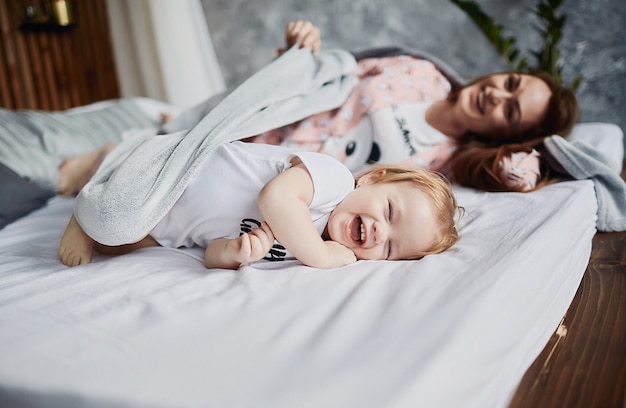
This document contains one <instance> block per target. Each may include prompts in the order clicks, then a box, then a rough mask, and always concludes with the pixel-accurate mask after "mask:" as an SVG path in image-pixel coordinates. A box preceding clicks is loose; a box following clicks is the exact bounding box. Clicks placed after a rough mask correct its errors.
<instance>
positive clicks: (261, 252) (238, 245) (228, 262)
mask: <svg viewBox="0 0 626 408" xmlns="http://www.w3.org/2000/svg"><path fill="white" fill-rule="evenodd" d="M273 244H274V235H273V234H272V231H271V230H270V228H269V226H268V225H267V223H266V222H263V223H261V226H260V227H259V228H255V229H253V230H252V231H250V232H249V233H246V234H242V235H240V236H239V237H238V238H234V239H229V238H219V239H216V240H214V241H211V242H210V243H209V245H208V246H207V248H206V251H205V252H204V265H205V266H206V267H207V268H220V269H237V268H239V267H240V266H241V265H242V264H244V263H248V262H254V261H258V260H259V259H261V258H263V257H264V256H265V255H267V253H268V252H269V250H270V249H271V248H272V245H273Z"/></svg>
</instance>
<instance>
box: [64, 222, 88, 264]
mask: <svg viewBox="0 0 626 408" xmlns="http://www.w3.org/2000/svg"><path fill="white" fill-rule="evenodd" d="M93 244H94V241H93V239H91V237H89V235H87V234H86V233H85V231H83V229H82V228H81V226H80V225H79V224H78V221H76V218H74V216H73V215H72V218H70V222H69V223H68V224H67V227H66V228H65V232H64V233H63V237H61V243H60V244H59V258H61V262H63V263H64V264H65V265H67V266H77V265H83V264H87V263H89V262H91V256H92V251H93Z"/></svg>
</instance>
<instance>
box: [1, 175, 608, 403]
mask: <svg viewBox="0 0 626 408" xmlns="http://www.w3.org/2000/svg"><path fill="white" fill-rule="evenodd" d="M457 195H458V198H459V201H460V203H461V204H462V205H464V206H465V207H466V211H467V213H466V215H465V216H464V218H463V219H462V221H461V224H460V226H461V227H460V230H461V234H462V238H461V240H460V242H459V243H458V244H457V245H456V246H455V247H453V249H451V250H449V251H447V252H445V253H443V254H439V255H434V256H428V257H426V258H424V259H422V260H420V261H400V262H388V261H360V262H358V263H356V264H354V265H351V266H348V267H345V268H341V269H336V270H315V269H312V268H308V267H304V266H301V265H299V264H297V263H295V262H286V263H265V264H258V265H255V266H246V267H243V268H242V269H241V270H239V271H223V270H206V269H205V268H204V267H203V266H202V264H201V262H200V260H199V258H198V256H199V255H200V254H201V252H200V251H195V250H187V251H182V250H171V249H164V248H148V249H144V250H141V251H138V252H136V253H133V254H130V255H126V256H122V257H117V258H108V257H104V256H97V257H96V258H95V262H94V263H92V264H89V265H84V266H79V267H75V268H66V267H65V266H63V265H62V264H60V262H59V261H58V259H57V254H56V251H57V245H58V241H59V238H60V236H61V234H62V232H63V229H64V227H65V224H66V221H67V219H68V218H69V216H70V214H71V210H72V202H73V201H72V200H71V199H63V198H60V197H55V198H54V199H52V200H51V202H50V203H49V205H48V206H47V207H45V208H43V209H41V210H38V211H36V212H34V213H32V214H30V215H29V216H27V217H25V218H23V219H21V220H18V221H17V222H15V223H13V224H10V225H9V226H7V227H6V228H5V229H3V230H1V231H0V259H1V261H0V406H28V407H65V408H70V407H100V406H102V407H105V406H106V407H111V406H113V407H137V406H138V407H272V408H274V407H296V406H297V407H322V406H323V407H382V406H385V407H461V406H462V407H477V408H484V407H504V406H506V405H507V404H508V402H509V400H510V398H511V396H512V393H513V392H514V390H515V388H516V386H517V384H518V382H519V381H520V379H521V377H522V376H523V374H524V372H525V370H526V369H527V368H528V366H529V365H530V364H531V363H532V361H533V360H534V359H535V358H536V356H537V355H538V354H539V353H540V351H541V350H542V349H543V347H544V346H545V344H546V342H547V341H548V339H549V337H550V336H551V334H552V333H553V332H554V330H555V329H556V328H557V326H558V324H559V322H560V320H561V318H562V317H563V315H564V313H565V312H566V310H567V308H568V306H569V304H570V303H571V300H572V299H573V297H574V294H575V292H576V290H577V288H578V286H579V283H580V280H581V278H582V276H583V273H584V270H585V268H586V265H587V263H588V260H589V255H590V251H591V239H592V237H593V235H594V233H595V213H596V202H595V196H594V191H593V184H592V183H591V182H590V181H575V182H564V183H559V184H558V185H552V186H549V187H547V188H545V189H543V190H541V191H538V192H534V193H529V194H520V193H496V194H490V193H479V192H475V191H470V190H466V189H461V188H457Z"/></svg>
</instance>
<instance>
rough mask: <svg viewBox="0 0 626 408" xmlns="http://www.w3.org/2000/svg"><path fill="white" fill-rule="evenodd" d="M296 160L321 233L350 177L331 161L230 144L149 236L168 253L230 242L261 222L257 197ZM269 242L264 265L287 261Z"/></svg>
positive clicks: (201, 171)
mask: <svg viewBox="0 0 626 408" xmlns="http://www.w3.org/2000/svg"><path fill="white" fill-rule="evenodd" d="M294 157H298V158H299V159H300V160H301V161H302V163H303V164H304V166H305V167H306V168H307V170H308V172H309V174H310V175H311V179H312V180H313V188H314V195H313V200H312V202H311V205H310V206H309V211H310V213H311V218H312V220H313V223H314V225H315V227H316V229H317V231H318V232H319V233H320V235H321V234H322V232H323V231H324V228H325V227H326V224H327V222H328V217H329V215H330V212H331V211H332V210H333V209H334V208H335V207H336V206H337V204H338V203H339V202H340V201H341V200H343V198H344V197H345V196H346V195H347V194H348V193H350V192H351V191H352V190H353V189H354V177H353V176H352V174H351V173H350V171H349V170H348V169H347V168H346V167H345V166H344V165H343V164H342V163H341V162H339V161H337V160H336V159H334V158H332V157H329V156H327V155H324V154H321V153H315V152H297V151H294V150H293V149H288V148H285V147H281V146H274V145H265V144H257V143H243V142H232V143H226V144H223V145H221V146H219V147H218V148H217V149H216V150H214V151H213V152H211V153H209V155H208V156H207V158H206V159H205V161H204V163H203V164H202V165H201V168H200V169H198V172H197V174H196V176H195V178H194V179H193V180H192V181H191V182H190V183H189V186H188V187H187V188H186V189H185V191H184V193H183V194H182V196H181V197H180V198H179V199H178V201H177V202H176V204H174V206H173V207H172V209H171V210H170V211H169V212H168V213H167V215H166V216H165V217H164V218H163V219H162V220H161V221H160V222H159V223H158V224H157V226H156V227H155V228H154V229H153V230H152V232H151V233H150V235H151V236H152V237H153V238H154V239H155V240H156V241H157V242H158V243H159V244H161V245H162V246H164V247H170V248H179V247H192V246H195V245H198V246H201V247H206V246H207V245H208V243H209V242H211V241H213V240H215V239H217V238H236V237H238V236H239V235H240V234H241V233H243V232H249V231H250V230H251V229H252V228H255V227H258V226H259V225H260V224H261V222H262V221H263V218H262V215H261V212H260V210H259V207H258V204H257V198H258V194H259V192H260V191H261V189H262V188H263V186H265V184H266V183H267V182H268V181H269V180H270V179H272V178H273V177H274V176H276V175H278V174H279V173H281V172H283V171H285V170H286V169H288V168H289V167H290V161H291V159H292V158H294ZM291 257H292V255H291V254H289V253H288V252H287V251H286V250H285V249H284V247H282V246H281V245H280V244H279V243H277V242H276V243H275V245H274V247H273V248H272V250H271V251H270V253H269V254H268V256H266V258H265V259H268V260H283V259H285V258H291Z"/></svg>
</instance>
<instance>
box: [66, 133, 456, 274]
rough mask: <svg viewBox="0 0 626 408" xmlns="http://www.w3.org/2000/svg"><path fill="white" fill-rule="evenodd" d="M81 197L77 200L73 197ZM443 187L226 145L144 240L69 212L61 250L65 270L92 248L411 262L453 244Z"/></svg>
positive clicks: (451, 213) (222, 261) (326, 264)
mask: <svg viewBox="0 0 626 408" xmlns="http://www.w3.org/2000/svg"><path fill="white" fill-rule="evenodd" d="M79 199H80V197H79ZM457 209H458V206H457V202H456V199H455V197H454V194H453V193H452V189H451V187H450V184H449V182H448V181H447V180H446V179H445V178H444V177H443V176H440V175H439V174H437V173H433V172H430V171H428V170H424V169H419V168H403V167H398V166H380V167H376V168H374V169H373V170H370V171H369V172H367V173H365V174H363V175H361V176H360V177H358V178H357V180H356V181H355V179H354V177H353V175H352V173H351V172H350V171H349V170H348V168H347V167H346V166H345V165H344V164H342V163H341V162H340V161H338V160H336V159H334V158H332V157H330V156H328V155H325V154H322V153H317V152H299V153H298V152H295V153H294V151H293V150H292V149H287V148H284V147H281V146H274V145H263V144H253V143H244V142H232V143H225V144H222V145H220V146H219V147H217V148H216V149H215V150H213V151H212V152H210V153H209V155H208V156H207V157H206V158H205V159H204V160H203V163H202V165H201V167H200V169H199V170H198V172H197V173H196V175H195V177H194V178H193V180H192V181H191V182H190V183H189V184H188V186H187V187H186V188H185V190H184V192H183V193H182V195H181V196H180V198H179V199H178V200H177V201H176V202H175V204H174V205H173V207H172V208H171V209H170V210H169V211H168V212H167V213H166V214H165V216H164V217H163V218H162V219H161V220H160V221H159V222H158V224H157V225H156V227H155V228H154V229H152V230H151V231H150V233H149V234H148V235H146V236H145V237H144V238H143V239H141V240H139V241H137V242H128V243H126V244H125V245H120V246H106V245H102V244H100V243H99V242H96V241H95V240H94V239H92V238H91V237H90V236H89V235H87V233H86V232H85V230H84V229H83V227H81V224H79V218H80V217H76V216H74V215H73V216H72V218H71V219H70V221H69V224H68V226H67V228H66V230H65V233H64V234H63V237H62V239H61V242H60V247H59V256H60V258H61V261H62V262H63V263H64V264H65V265H68V266H76V265H81V264H85V263H89V262H90V261H91V258H92V251H93V250H94V249H95V250H96V251H97V252H100V253H102V254H107V255H120V254H125V253H129V252H131V251H133V250H136V249H139V248H145V247H152V246H163V247H169V248H180V247H192V246H201V247H204V248H206V250H205V255H204V264H205V265H206V267H207V268H223V269H237V268H239V267H240V266H241V265H242V264H245V263H249V262H254V261H258V260H261V259H265V260H270V261H281V260H284V259H287V258H296V259H298V260H299V261H301V262H302V263H303V264H305V265H308V266H312V267H316V268H335V267H341V266H344V265H347V264H350V263H353V262H355V261H357V260H359V259H388V260H400V259H418V258H421V257H423V256H425V255H428V254H435V253H439V252H442V251H444V250H446V249H448V248H449V247H451V246H452V245H453V244H454V243H455V242H456V241H457V240H458V233H457V230H456V227H455V218H456V213H457Z"/></svg>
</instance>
